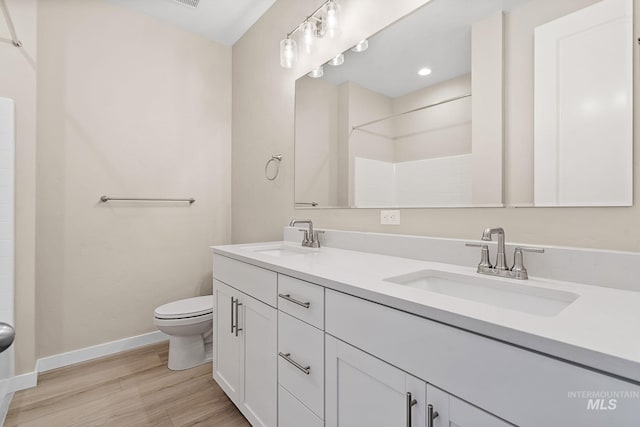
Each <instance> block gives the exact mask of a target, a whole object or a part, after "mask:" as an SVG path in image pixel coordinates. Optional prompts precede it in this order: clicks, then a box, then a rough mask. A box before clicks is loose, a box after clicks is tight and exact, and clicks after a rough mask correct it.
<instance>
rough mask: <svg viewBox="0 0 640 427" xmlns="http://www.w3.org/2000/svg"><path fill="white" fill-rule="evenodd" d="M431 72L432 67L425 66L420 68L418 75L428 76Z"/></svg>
mask: <svg viewBox="0 0 640 427" xmlns="http://www.w3.org/2000/svg"><path fill="white" fill-rule="evenodd" d="M429 74H431V68H429V67H424V68H420V69H419V70H418V75H419V76H423V77H424V76H428V75H429Z"/></svg>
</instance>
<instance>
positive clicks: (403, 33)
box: [295, 0, 633, 208]
mask: <svg viewBox="0 0 640 427" xmlns="http://www.w3.org/2000/svg"><path fill="white" fill-rule="evenodd" d="M561 3H562V6H559V4H560V3H558V2H551V1H547V0H473V1H469V0H432V1H431V2H428V3H427V4H425V5H424V6H422V7H420V8H418V9H417V10H416V11H414V12H413V13H412V14H410V15H408V16H407V17H405V18H403V19H401V20H399V21H397V22H395V23H394V24H392V25H390V26H389V27H387V28H385V29H383V30H382V31H380V32H378V33H377V34H375V35H372V36H371V37H369V38H368V39H367V44H368V48H367V49H366V50H363V49H361V46H356V47H354V48H353V49H350V50H347V51H346V52H344V62H342V60H341V59H338V60H337V61H336V62H337V63H340V62H342V63H341V64H340V65H331V64H330V63H327V64H325V65H324V67H323V75H322V76H321V77H318V76H317V75H316V76H314V77H312V76H311V75H305V76H303V77H301V78H299V79H298V80H297V81H296V108H295V203H296V207H299V208H300V207H315V208H323V207H349V208H361V207H365V208H366V207H369V208H377V207H470V206H476V207H477V206H503V202H504V200H503V162H504V161H505V160H504V159H503V152H504V147H503V140H502V138H503V129H504V126H505V125H504V123H503V121H502V120H503V116H504V115H505V112H504V106H503V99H504V94H503V91H505V90H507V91H508V90H509V87H506V86H507V85H506V84H505V81H506V80H505V76H504V70H505V64H504V63H503V61H504V60H505V58H504V54H503V52H505V50H506V49H505V47H504V44H507V43H509V42H510V40H509V39H508V37H509V36H510V33H509V31H507V30H505V29H506V28H508V27H509V25H508V24H509V22H508V20H509V17H510V14H511V13H517V12H524V13H521V15H522V14H525V15H527V16H529V15H531V16H532V19H535V18H536V17H537V16H547V15H548V16H550V17H551V18H550V19H547V20H546V21H545V22H543V23H542V24H540V25H538V24H536V26H535V27H533V28H532V29H530V30H527V31H529V32H530V34H527V37H525V39H526V43H530V44H531V47H530V49H531V53H530V56H532V57H533V58H532V62H533V63H535V77H534V79H532V81H531V82H529V85H530V86H531V91H532V92H533V87H534V83H535V93H534V96H533V97H532V98H533V99H534V103H535V108H534V106H533V105H532V106H531V111H532V113H531V116H532V117H530V122H531V127H532V128H533V129H534V135H535V138H534V137H533V136H532V146H531V147H529V148H528V149H527V150H525V151H524V153H523V154H522V155H523V156H527V157H528V158H529V159H530V163H531V170H532V172H531V177H530V179H529V181H530V182H527V183H526V185H529V186H530V187H532V188H533V189H532V191H531V200H530V205H533V206H626V205H630V204H631V203H632V146H633V141H632V51H633V45H632V42H633V34H632V4H633V1H632V0H601V1H598V0H564V1H563V2H561ZM525 8H528V9H525ZM551 9H554V10H552V11H551ZM555 9H558V11H556V10H555ZM565 9H566V10H565ZM511 31H513V29H511ZM520 42H522V40H520ZM554 61H555V62H554ZM508 83H509V84H519V82H518V79H517V78H514V76H510V77H509V80H508ZM534 110H535V115H534V114H533V111H534ZM528 119H529V118H528ZM507 143H508V141H507Z"/></svg>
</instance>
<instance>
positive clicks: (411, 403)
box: [406, 393, 418, 427]
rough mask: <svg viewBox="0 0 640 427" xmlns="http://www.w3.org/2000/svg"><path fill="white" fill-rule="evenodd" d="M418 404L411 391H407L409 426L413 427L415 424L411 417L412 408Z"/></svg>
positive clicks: (407, 418)
mask: <svg viewBox="0 0 640 427" xmlns="http://www.w3.org/2000/svg"><path fill="white" fill-rule="evenodd" d="M417 404H418V401H417V400H415V399H414V398H413V397H412V396H411V393H407V416H406V420H407V427H411V425H412V424H413V421H412V419H411V408H413V407H414V406H415V405H417Z"/></svg>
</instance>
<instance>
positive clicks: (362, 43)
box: [351, 39, 369, 52]
mask: <svg viewBox="0 0 640 427" xmlns="http://www.w3.org/2000/svg"><path fill="white" fill-rule="evenodd" d="M368 48H369V40H367V39H364V40H362V41H360V43H358V44H357V45H355V46H354V47H352V48H351V51H353V52H364V51H365V50H367V49H368Z"/></svg>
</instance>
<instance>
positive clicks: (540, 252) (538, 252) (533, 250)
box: [516, 246, 544, 254]
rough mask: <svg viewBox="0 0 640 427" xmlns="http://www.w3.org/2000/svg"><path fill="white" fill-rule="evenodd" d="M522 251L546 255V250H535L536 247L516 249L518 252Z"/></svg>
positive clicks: (519, 247)
mask: <svg viewBox="0 0 640 427" xmlns="http://www.w3.org/2000/svg"><path fill="white" fill-rule="evenodd" d="M518 249H520V250H521V251H522V252H534V253H536V254H543V253H544V248H534V247H527V246H518V247H517V248H516V250H518Z"/></svg>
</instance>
